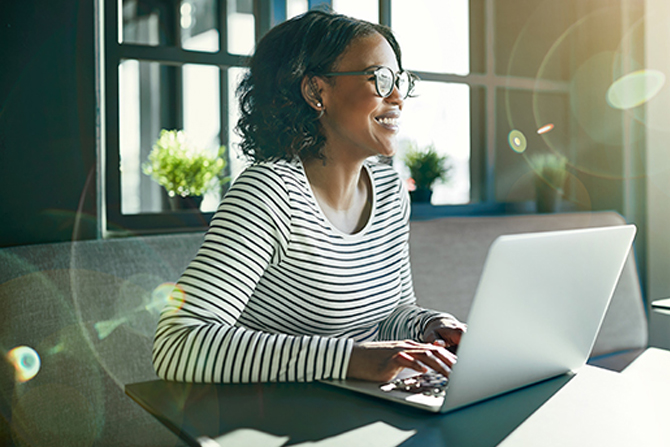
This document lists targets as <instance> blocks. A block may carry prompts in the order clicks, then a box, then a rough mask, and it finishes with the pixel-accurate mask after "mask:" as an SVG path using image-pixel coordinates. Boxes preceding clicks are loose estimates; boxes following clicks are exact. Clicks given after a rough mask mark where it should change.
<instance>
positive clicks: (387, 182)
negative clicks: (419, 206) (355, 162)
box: [366, 159, 410, 220]
mask: <svg viewBox="0 0 670 447" xmlns="http://www.w3.org/2000/svg"><path fill="white" fill-rule="evenodd" d="M366 164H367V166H368V168H369V169H370V173H371V175H372V182H373V183H374V188H375V194H376V201H377V205H378V206H379V207H380V208H386V207H388V208H389V209H391V210H393V212H397V213H399V214H400V215H402V216H403V219H404V220H409V209H410V207H409V193H408V192H407V188H406V187H405V183H404V182H403V180H402V179H401V178H400V175H399V174H398V171H396V169H395V168H394V167H393V166H391V165H390V164H388V163H385V162H382V161H379V160H377V159H369V160H368V161H366Z"/></svg>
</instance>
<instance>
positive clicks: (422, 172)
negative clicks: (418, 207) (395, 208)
mask: <svg viewBox="0 0 670 447" xmlns="http://www.w3.org/2000/svg"><path fill="white" fill-rule="evenodd" d="M448 158H449V157H448V156H447V155H440V154H438V153H437V150H435V145H433V144H431V145H429V146H426V147H425V148H423V149H418V148H417V147H416V146H415V145H411V146H410V147H409V150H408V151H407V152H406V153H405V155H404V157H403V162H404V163H405V165H406V166H407V168H408V169H409V172H410V176H411V180H412V182H411V183H413V185H414V190H413V191H410V196H411V198H412V202H430V199H431V197H432V195H433V189H432V188H433V185H434V184H435V182H437V181H442V182H444V181H447V180H448V178H449V172H450V171H451V166H449V165H448V164H447V161H448Z"/></svg>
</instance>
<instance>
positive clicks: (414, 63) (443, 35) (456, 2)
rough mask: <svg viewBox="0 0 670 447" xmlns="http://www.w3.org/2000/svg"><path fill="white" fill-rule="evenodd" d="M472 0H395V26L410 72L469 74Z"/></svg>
mask: <svg viewBox="0 0 670 447" xmlns="http://www.w3.org/2000/svg"><path fill="white" fill-rule="evenodd" d="M468 3H469V2H468V0H449V1H444V0H413V1H407V0H392V3H391V24H392V26H393V30H394V32H395V35H396V37H397V39H398V42H399V43H400V46H401V48H402V54H403V65H404V66H405V67H407V68H408V69H410V70H417V71H430V72H438V73H454V74H463V75H465V74H468V73H469V72H470V55H469V54H470V53H469V48H470V35H469V18H468V17H469V13H468V7H469V4H468Z"/></svg>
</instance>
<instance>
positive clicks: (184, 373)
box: [153, 166, 353, 382]
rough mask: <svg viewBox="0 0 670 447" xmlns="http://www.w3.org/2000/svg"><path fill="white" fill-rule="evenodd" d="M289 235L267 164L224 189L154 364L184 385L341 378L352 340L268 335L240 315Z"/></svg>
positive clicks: (164, 325)
mask: <svg viewBox="0 0 670 447" xmlns="http://www.w3.org/2000/svg"><path fill="white" fill-rule="evenodd" d="M289 232H290V209H289V203H288V194H287V192H286V189H285V187H284V185H283V181H282V179H281V178H280V177H279V176H278V175H277V174H276V173H275V172H274V171H273V170H272V169H271V168H270V167H268V166H257V167H253V168H251V169H249V170H247V171H246V172H245V173H244V174H243V175H241V176H240V177H239V178H238V180H237V181H236V182H235V184H234V185H233V187H232V188H231V190H230V191H229V192H228V194H226V197H225V198H224V200H223V201H222V204H221V206H220V207H219V210H218V211H217V213H216V214H215V215H214V217H213V219H212V223H211V226H210V230H209V231H208V233H207V235H206V237H205V241H204V243H203V245H202V247H201V248H200V250H199V252H198V254H197V256H196V257H195V259H194V260H193V261H192V262H191V264H190V265H189V266H188V268H187V269H186V271H185V272H184V274H183V275H182V277H181V278H180V280H179V282H178V288H177V289H176V291H177V294H178V295H181V299H175V300H172V302H171V303H169V304H168V305H167V306H166V308H165V309H164V311H163V312H162V314H161V318H160V321H159V323H158V328H157V330H156V336H155V339H154V350H153V362H154V368H155V370H156V372H157V374H158V375H159V377H161V378H163V379H166V380H178V381H188V382H256V381H301V380H314V379H319V378H329V377H332V378H341V377H344V375H345V373H346V370H347V367H348V360H349V353H350V351H351V347H352V344H353V343H352V342H351V341H350V340H344V339H334V338H325V337H317V336H291V335H286V334H270V333H264V332H259V331H253V330H249V329H246V328H243V327H240V326H239V324H238V319H239V317H240V315H241V314H242V312H243V310H244V308H245V307H246V305H247V302H248V300H249V298H250V297H251V295H252V293H253V291H254V289H255V287H256V284H257V283H258V281H259V280H260V278H261V276H262V275H263V273H264V272H265V270H266V269H267V268H268V266H269V265H271V264H273V263H277V262H279V260H280V259H281V257H282V254H283V253H284V251H285V248H286V245H287V243H288V239H289V234H290V233H289Z"/></svg>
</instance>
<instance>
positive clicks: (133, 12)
mask: <svg viewBox="0 0 670 447" xmlns="http://www.w3.org/2000/svg"><path fill="white" fill-rule="evenodd" d="M118 4H119V16H120V17H123V19H122V20H121V21H120V23H119V43H135V44H142V45H170V44H174V41H173V40H174V39H172V33H171V31H170V30H171V29H172V27H171V26H170V24H169V18H168V17H169V9H168V7H169V5H167V4H161V3H159V2H154V1H149V0H119V3H118Z"/></svg>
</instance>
